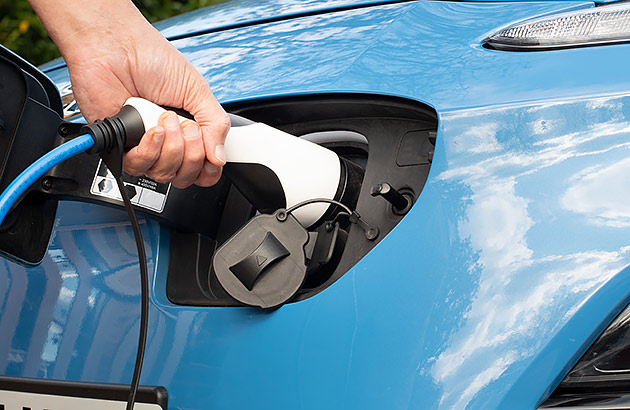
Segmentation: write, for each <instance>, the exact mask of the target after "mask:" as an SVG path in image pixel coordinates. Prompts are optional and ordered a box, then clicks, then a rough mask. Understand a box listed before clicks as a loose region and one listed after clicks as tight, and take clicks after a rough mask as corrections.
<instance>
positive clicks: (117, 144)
mask: <svg viewBox="0 0 630 410" xmlns="http://www.w3.org/2000/svg"><path fill="white" fill-rule="evenodd" d="M134 111H135V110H132V109H130V108H129V107H128V106H125V107H123V109H122V110H121V111H120V112H119V113H118V114H117V115H116V116H114V117H109V118H105V119H104V120H102V121H96V122H95V123H93V124H89V125H85V126H84V127H83V128H82V129H81V132H82V133H83V135H80V136H78V137H76V138H74V139H72V140H70V141H68V142H66V143H64V144H62V145H60V146H58V147H56V148H54V149H53V150H51V151H50V152H48V153H47V154H45V155H43V156H42V157H41V158H39V159H38V160H37V161H35V162H34V163H32V164H31V165H29V166H28V167H27V168H26V169H25V170H24V171H22V173H20V175H18V176H17V177H16V178H15V179H14V180H13V181H12V182H11V183H10V184H9V185H8V187H7V188H6V189H5V191H4V192H3V193H2V195H0V224H2V222H3V221H4V219H5V217H6V216H7V214H8V213H9V211H10V210H11V208H12V207H13V205H14V204H15V203H17V202H18V201H19V200H20V198H21V197H22V195H23V194H24V193H25V192H26V191H27V190H28V188H29V187H30V186H31V185H33V183H35V182H36V181H37V180H38V179H39V178H41V177H42V176H44V174H46V173H47V172H48V171H50V170H51V169H52V168H53V167H55V166H56V165H59V164H60V163H62V162H64V161H65V160H67V159H69V158H72V157H73V156H75V155H77V154H80V153H82V152H86V151H87V152H88V153H90V154H99V155H100V156H101V158H102V159H103V162H104V163H105V165H107V167H108V168H109V170H110V172H111V173H112V174H113V175H114V178H115V179H116V183H117V185H118V190H119V191H120V196H121V197H122V200H123V203H124V205H125V209H126V210H127V215H128V216H129V219H130V221H131V227H132V229H133V234H134V238H135V241H136V247H137V250H138V260H139V263H140V288H141V289H140V293H141V313H140V334H139V339H138V350H137V353H136V361H135V364H134V371H133V377H132V382H131V386H130V388H129V396H128V398H127V407H126V409H127V410H132V409H133V408H134V403H135V399H136V393H137V391H138V386H139V384H140V373H141V371H142V363H143V360H144V351H145V347H146V340H147V328H148V322H149V274H148V268H147V258H146V252H145V249H144V241H143V240H142V234H141V232H140V225H139V224H138V220H137V218H136V215H135V212H134V210H133V206H132V205H131V200H130V198H129V194H128V193H127V190H126V188H125V185H124V183H123V180H122V152H123V149H124V148H123V147H124V146H125V145H127V144H137V142H138V141H139V140H140V138H141V137H142V135H143V134H144V125H143V124H142V122H141V118H139V116H138V114H137V113H136V112H134ZM127 146H129V145H127Z"/></svg>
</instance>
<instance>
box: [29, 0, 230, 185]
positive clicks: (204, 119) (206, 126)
mask: <svg viewBox="0 0 630 410" xmlns="http://www.w3.org/2000/svg"><path fill="white" fill-rule="evenodd" d="M73 1H79V2H80V4H77V5H74V7H76V8H74V10H77V9H79V10H81V13H77V12H76V11H74V12H72V13H68V14H66V16H65V17H64V19H65V20H64V19H60V20H57V19H55V14H56V13H58V12H59V8H64V7H73V5H72V4H69V3H72V2H73ZM51 3H54V4H53V6H54V7H50V5H51ZM31 4H32V5H33V7H34V8H35V9H36V11H37V12H38V14H39V15H40V18H41V19H42V21H44V24H45V25H46V27H47V29H48V30H49V32H50V34H51V36H52V37H53V39H54V40H55V43H57V46H58V47H59V49H60V50H61V52H62V55H63V56H64V58H65V59H66V62H67V64H68V70H69V72H70V79H71V81H72V88H73V92H74V95H75V98H76V100H77V103H78V105H79V108H80V109H81V112H82V114H83V115H84V117H85V118H86V119H87V120H88V121H93V120H95V119H99V118H104V117H106V116H111V115H114V114H116V113H117V112H118V111H119V110H120V108H121V107H122V105H123V104H124V102H125V101H126V100H127V99H128V98H129V97H132V96H136V97H142V98H145V99H147V100H149V101H152V102H154V103H156V104H158V105H163V106H171V107H176V108H183V109H184V110H186V111H188V112H189V113H190V114H192V115H193V116H194V118H195V121H196V122H195V121H189V120H186V121H184V122H182V123H181V124H179V121H178V120H177V118H178V117H177V116H176V115H175V114H174V113H172V112H170V113H165V114H163V115H162V116H161V117H160V120H159V124H158V126H156V127H154V128H152V129H150V130H148V131H147V132H146V134H145V135H144V136H143V138H142V140H141V141H140V144H139V145H138V146H137V147H135V148H133V149H131V150H130V151H129V152H128V153H127V154H126V155H125V158H124V162H123V166H124V168H125V170H126V171H127V172H129V173H130V174H133V175H140V174H146V175H147V176H149V177H151V178H153V179H155V180H156V181H158V182H171V183H172V184H173V186H175V187H177V188H184V187H187V186H189V185H191V184H193V183H194V184H197V185H200V186H210V185H213V184H214V183H216V182H217V181H218V179H219V177H220V176H221V166H223V165H224V164H225V154H224V151H223V144H224V141H225V136H226V134H227V131H228V130H229V124H230V123H229V118H228V116H227V115H226V114H225V111H223V109H222V107H221V106H220V105H219V103H218V102H217V100H216V99H215V98H214V96H213V95H212V92H211V90H210V87H209V86H208V83H207V82H206V81H205V80H204V79H203V77H202V76H201V75H200V74H199V73H198V72H197V70H196V69H195V68H194V67H193V66H192V64H191V63H190V62H189V61H188V60H186V58H185V57H184V56H183V55H182V54H181V53H180V52H179V51H177V50H176V49H175V48H174V47H173V46H172V45H171V44H170V43H169V42H168V41H167V40H166V39H165V38H164V37H163V36H162V35H161V34H160V33H159V32H157V30H155V29H154V28H153V27H152V26H151V25H150V24H149V23H148V22H147V21H146V20H145V19H144V17H142V15H141V14H140V13H139V12H138V10H137V9H136V8H135V6H133V4H132V3H131V2H129V1H128V0H106V1H102V2H88V3H84V2H81V1H80V0H67V1H64V2H61V3H59V2H51V1H49V0H31ZM103 8H105V9H107V13H106V14H103ZM104 15H105V16H106V18H104V17H103V16H104ZM68 16H69V17H70V21H68ZM96 16H98V18H95V17H96ZM87 20H89V21H90V24H85V22H86V21H87ZM57 21H64V24H65V27H64V31H63V32H60V30H57V29H58V23H57ZM86 27H89V29H86ZM68 33H71V34H73V35H69V34H68Z"/></svg>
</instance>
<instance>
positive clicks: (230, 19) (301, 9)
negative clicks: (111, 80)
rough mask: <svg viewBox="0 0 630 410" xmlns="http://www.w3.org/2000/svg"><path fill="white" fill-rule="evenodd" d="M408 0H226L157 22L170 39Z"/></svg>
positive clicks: (158, 26)
mask: <svg viewBox="0 0 630 410" xmlns="http://www.w3.org/2000/svg"><path fill="white" fill-rule="evenodd" d="M408 1H411V0H402V1H401V0H398V1H393V0H389V1H382V0H268V1H260V0H230V1H225V2H223V3H220V4H216V5H213V6H209V7H205V8H202V9H199V10H196V11H193V12H190V13H186V14H182V15H179V16H176V17H173V18H170V19H167V20H164V21H161V22H159V23H157V24H156V25H155V26H156V27H157V28H158V30H160V31H161V32H162V34H164V36H165V37H167V38H170V39H173V38H180V37H183V36H187V35H191V34H197V33H201V32H208V31H218V30H223V29H228V28H234V27H242V26H246V25H253V24H261V23H266V22H269V21H278V20H284V19H289V18H296V17H301V16H308V15H313V14H320V13H327V12H331V11H340V10H347V9H353V8H362V7H369V6H372V5H382V4H387V3H404V2H408Z"/></svg>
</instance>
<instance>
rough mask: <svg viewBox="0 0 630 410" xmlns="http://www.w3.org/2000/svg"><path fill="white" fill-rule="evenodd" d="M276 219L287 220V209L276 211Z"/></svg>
mask: <svg viewBox="0 0 630 410" xmlns="http://www.w3.org/2000/svg"><path fill="white" fill-rule="evenodd" d="M276 219H277V220H278V221H280V222H284V221H286V220H287V213H286V211H285V210H284V209H283V210H281V211H278V212H277V213H276Z"/></svg>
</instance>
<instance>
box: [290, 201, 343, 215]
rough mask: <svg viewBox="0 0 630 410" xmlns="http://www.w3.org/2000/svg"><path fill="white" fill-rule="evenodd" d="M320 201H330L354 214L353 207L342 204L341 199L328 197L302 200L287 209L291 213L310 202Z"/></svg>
mask: <svg viewBox="0 0 630 410" xmlns="http://www.w3.org/2000/svg"><path fill="white" fill-rule="evenodd" d="M319 202H325V203H329V204H333V205H337V206H338V207H340V208H343V209H344V210H345V211H346V212H348V214H352V213H353V211H352V209H350V208H349V207H348V206H347V205H346V204H342V203H341V202H339V201H335V200H334V199H328V198H313V199H307V200H306V201H302V202H300V203H298V204H295V205H293V206H292V207H290V208H289V209H287V211H286V212H287V214H290V213H291V212H293V211H295V210H296V209H298V208H302V207H303V206H306V205H310V204H316V203H319Z"/></svg>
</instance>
